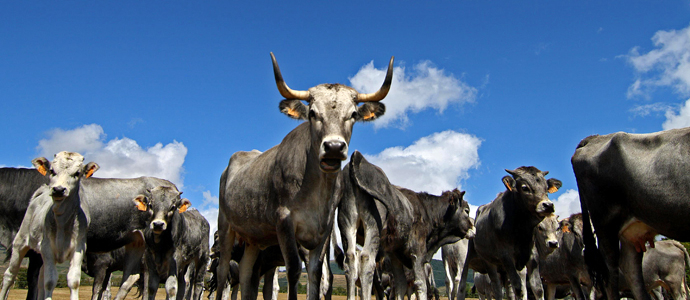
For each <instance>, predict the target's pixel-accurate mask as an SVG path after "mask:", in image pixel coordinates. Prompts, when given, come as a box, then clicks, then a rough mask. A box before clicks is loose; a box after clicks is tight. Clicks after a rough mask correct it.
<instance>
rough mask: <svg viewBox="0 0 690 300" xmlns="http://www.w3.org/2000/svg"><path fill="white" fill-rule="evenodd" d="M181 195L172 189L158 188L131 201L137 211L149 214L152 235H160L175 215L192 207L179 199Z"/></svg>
mask: <svg viewBox="0 0 690 300" xmlns="http://www.w3.org/2000/svg"><path fill="white" fill-rule="evenodd" d="M181 194H182V193H181V192H179V191H178V190H177V189H176V188H174V187H169V186H158V187H155V188H153V189H152V190H150V191H148V192H147V193H146V195H139V196H137V197H136V198H134V200H133V201H134V204H135V206H136V207H137V209H138V210H141V211H148V212H149V213H151V223H150V224H149V228H150V229H151V231H153V233H154V234H161V233H162V232H163V231H165V230H166V229H168V224H169V223H170V221H171V220H172V218H173V216H174V215H175V214H176V213H182V212H184V211H186V210H187V208H189V206H191V205H192V204H191V202H189V200H188V199H180V195H181Z"/></svg>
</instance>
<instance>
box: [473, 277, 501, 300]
mask: <svg viewBox="0 0 690 300" xmlns="http://www.w3.org/2000/svg"><path fill="white" fill-rule="evenodd" d="M473 289H474V290H475V291H476V292H477V297H478V298H479V300H487V299H488V300H491V299H498V298H496V297H494V296H493V294H492V290H491V278H489V275H487V274H482V273H479V272H474V287H473Z"/></svg>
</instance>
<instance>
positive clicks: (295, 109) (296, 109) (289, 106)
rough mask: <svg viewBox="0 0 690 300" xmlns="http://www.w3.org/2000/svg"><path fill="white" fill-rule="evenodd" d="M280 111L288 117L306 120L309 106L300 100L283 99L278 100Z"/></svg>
mask: <svg viewBox="0 0 690 300" xmlns="http://www.w3.org/2000/svg"><path fill="white" fill-rule="evenodd" d="M279 108H280V112H282V113H284V114H286V115H287V116H288V117H290V118H293V119H298V120H308V119H309V117H308V115H309V114H308V112H309V108H308V107H307V106H306V105H304V103H302V100H295V99H290V100H283V101H280V105H279Z"/></svg>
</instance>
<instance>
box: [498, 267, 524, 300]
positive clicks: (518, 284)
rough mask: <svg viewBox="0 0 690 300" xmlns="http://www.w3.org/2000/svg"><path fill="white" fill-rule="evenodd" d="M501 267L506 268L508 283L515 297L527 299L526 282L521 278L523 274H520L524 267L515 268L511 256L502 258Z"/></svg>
mask: <svg viewBox="0 0 690 300" xmlns="http://www.w3.org/2000/svg"><path fill="white" fill-rule="evenodd" d="M503 267H504V268H505V270H506V273H507V275H508V276H507V277H508V279H509V280H510V285H511V286H512V289H513V292H514V293H515V299H522V300H527V286H526V282H525V280H524V279H523V275H522V274H520V273H521V272H524V271H523V270H524V269H523V270H517V269H516V267H515V263H514V262H513V260H512V258H509V257H506V258H504V259H503Z"/></svg>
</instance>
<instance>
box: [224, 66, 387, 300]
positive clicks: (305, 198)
mask: <svg viewBox="0 0 690 300" xmlns="http://www.w3.org/2000/svg"><path fill="white" fill-rule="evenodd" d="M271 58H272V59H273V71H274V74H275V79H276V84H277V86H278V90H279V91H280V93H281V95H283V97H285V98H286V100H283V101H281V102H280V106H279V107H280V110H281V112H283V113H284V114H286V115H288V116H289V117H291V118H295V119H299V120H305V121H307V122H304V123H302V124H300V125H299V126H297V128H295V129H293V130H292V131H291V132H290V133H288V134H287V136H285V138H284V139H283V141H282V142H281V143H280V144H279V145H277V146H275V147H273V148H271V149H269V150H267V151H266V152H263V153H262V152H259V151H256V150H255V151H251V152H236V153H235V154H233V155H232V157H231V158H230V162H229V163H228V167H227V168H226V169H225V171H224V172H223V174H222V176H221V180H220V205H219V206H220V212H219V215H218V232H219V233H220V245H221V250H220V265H219V268H218V280H219V282H225V281H226V280H227V274H228V266H229V262H230V257H231V255H232V254H231V252H232V246H233V245H234V244H235V238H236V237H241V238H242V239H243V240H245V241H246V242H247V247H246V249H245V253H244V256H243V258H242V261H241V262H240V277H241V279H240V282H241V283H240V284H241V288H242V298H243V299H255V298H256V296H257V293H258V291H256V288H255V287H253V285H251V284H250V283H249V282H250V278H251V272H250V271H249V270H251V269H252V266H253V265H254V261H255V260H256V256H257V254H258V251H259V249H260V248H265V247H268V246H272V245H280V249H281V251H282V253H283V256H284V258H285V263H286V269H287V272H288V299H289V300H296V299H297V284H298V280H299V276H300V273H301V261H300V257H299V254H298V245H302V246H304V247H305V248H307V249H308V250H310V252H309V268H308V269H307V270H308V275H309V276H308V277H309V294H308V299H310V300H313V299H316V298H317V297H318V295H319V287H320V285H319V281H320V280H321V272H322V271H321V265H322V262H323V258H324V255H325V250H326V248H327V245H326V242H327V240H328V237H329V235H330V234H331V228H332V226H333V219H334V214H335V209H336V207H337V205H338V203H336V201H335V200H333V199H332V198H333V197H332V196H333V194H334V192H335V191H336V190H337V184H338V181H337V178H338V174H339V171H340V164H341V162H342V161H343V160H345V159H347V152H348V143H349V141H350V137H351V135H352V127H353V125H354V123H355V122H357V121H371V120H374V119H376V118H377V117H379V116H381V115H382V114H383V113H384V110H385V106H384V105H383V104H381V103H379V102H378V101H380V100H382V99H383V98H384V97H385V96H386V95H387V94H388V90H389V89H390V85H391V81H392V78H393V58H391V60H390V62H389V64H388V72H387V74H386V79H385V80H384V83H383V86H382V87H381V88H380V89H379V90H378V91H377V92H375V93H371V94H360V93H358V92H357V91H356V90H355V89H353V88H351V87H348V86H344V85H339V84H321V85H318V86H316V87H312V88H310V89H309V90H307V91H295V90H292V89H290V88H289V87H288V86H287V85H286V84H285V81H283V77H282V75H281V73H280V69H279V68H278V64H277V63H276V60H275V57H273V53H271ZM302 101H307V102H308V105H305V104H304V103H302ZM360 102H367V103H364V105H361V106H358V103H360ZM223 287H224V285H219V286H218V295H216V297H217V299H218V300H220V297H221V296H222V289H223Z"/></svg>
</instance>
